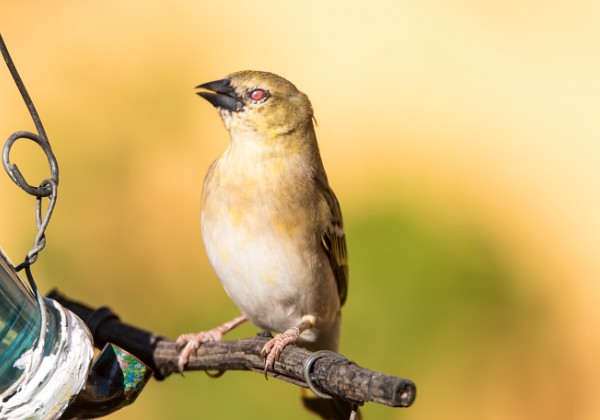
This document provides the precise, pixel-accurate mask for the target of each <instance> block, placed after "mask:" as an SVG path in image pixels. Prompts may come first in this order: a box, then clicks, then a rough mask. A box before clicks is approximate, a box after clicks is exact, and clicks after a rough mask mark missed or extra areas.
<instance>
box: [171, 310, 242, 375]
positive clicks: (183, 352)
mask: <svg viewBox="0 0 600 420" xmlns="http://www.w3.org/2000/svg"><path fill="white" fill-rule="evenodd" d="M246 321H248V317H246V315H242V316H238V317H237V318H235V319H233V320H231V321H229V322H226V323H224V324H223V325H219V326H218V327H216V328H213V329H212V330H208V331H200V332H198V333H189V334H182V335H180V336H179V338H177V341H176V342H175V343H176V345H177V348H178V349H179V361H178V366H179V372H183V368H184V367H185V365H186V364H187V362H188V360H189V359H190V355H191V354H192V353H196V350H198V347H200V345H201V344H202V343H206V342H207V341H221V339H222V338H223V335H224V334H226V333H228V332H229V331H231V330H233V329H234V328H235V327H237V326H238V325H240V324H243V323H244V322H246Z"/></svg>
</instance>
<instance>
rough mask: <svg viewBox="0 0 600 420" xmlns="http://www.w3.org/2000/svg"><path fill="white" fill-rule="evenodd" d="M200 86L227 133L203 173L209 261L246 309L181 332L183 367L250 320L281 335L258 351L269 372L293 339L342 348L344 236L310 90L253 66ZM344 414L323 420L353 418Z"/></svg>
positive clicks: (203, 220)
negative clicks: (223, 146) (197, 329)
mask: <svg viewBox="0 0 600 420" xmlns="http://www.w3.org/2000/svg"><path fill="white" fill-rule="evenodd" d="M196 89H199V91H198V92H196V93H197V94H198V95H200V96H201V97H202V98H204V99H205V100H207V101H208V102H209V103H210V104H212V105H213V106H214V107H215V108H216V109H217V111H218V112H219V114H220V117H221V119H222V121H223V123H224V125H225V128H226V129H227V131H228V132H229V137H230V142H229V145H228V147H227V148H226V150H225V151H224V152H223V153H222V154H221V155H220V156H219V157H218V158H217V159H216V160H215V161H214V162H213V163H212V164H211V166H210V167H209V169H208V172H207V174H206V177H205V179H204V184H203V188H202V199H201V216H200V220H201V232H202V239H203V243H204V247H205V250H206V253H207V256H208V259H209V261H210V263H211V265H212V267H213V269H214V271H215V273H216V275H217V277H218V278H219V279H220V281H221V283H222V285H223V287H224V289H225V291H226V292H227V294H228V295H229V297H230V298H231V300H232V301H233V302H234V303H235V304H236V306H237V307H238V308H239V309H240V311H241V315H240V316H238V317H236V318H235V319H233V320H231V321H229V322H226V323H224V324H223V325H220V326H218V327H216V328H213V329H211V330H208V331H202V332H199V333H190V334H183V335H181V336H180V337H179V338H178V339H177V341H176V343H177V346H178V348H179V349H180V353H179V360H178V365H179V370H180V371H181V372H183V370H184V367H185V365H186V363H187V362H188V360H189V357H190V355H192V354H193V353H194V352H195V351H196V350H197V349H198V348H199V346H200V345H201V344H202V343H203V342H207V341H219V340H221V339H222V338H223V335H224V334H226V333H227V332H229V331H231V330H232V329H234V328H235V327H237V326H239V325H241V324H243V323H244V322H246V321H250V322H251V323H253V324H254V325H256V326H257V327H259V328H260V329H261V330H264V331H268V332H273V333H276V335H275V336H274V337H273V338H271V339H270V340H269V341H268V342H267V343H266V344H265V345H264V347H263V348H262V351H261V357H263V358H264V363H265V365H264V367H265V375H266V374H267V371H268V370H269V369H271V368H272V367H273V366H274V363H275V362H276V361H277V360H278V359H279V357H280V355H281V353H282V351H283V350H284V349H285V348H286V347H287V346H289V345H291V344H297V345H299V346H302V347H305V348H307V349H309V350H311V351H316V350H331V351H337V350H338V346H339V336H340V327H341V307H342V305H344V303H345V301H346V298H347V294H348V257H347V248H346V236H345V233H344V227H343V221H342V213H341V210H340V205H339V202H338V199H337V198H336V196H335V194H334V192H333V190H332V189H331V187H330V186H329V182H328V179H327V175H326V173H325V169H324V166H323V162H322V159H321V155H320V152H319V146H318V143H317V137H316V133H315V117H314V114H313V108H312V105H311V102H310V100H309V98H308V96H307V95H306V94H304V93H303V92H301V91H300V90H298V89H297V88H296V86H295V85H294V84H292V83H291V82H290V81H288V80H286V79H285V78H283V77H281V76H278V75H276V74H274V73H270V72H264V71H253V70H245V71H239V72H236V73H232V74H230V75H228V76H226V77H225V78H223V79H220V80H215V81H212V82H209V83H204V84H201V85H199V86H197V87H196ZM322 401H323V402H324V401H329V400H322ZM332 401H337V402H338V403H339V402H340V400H332ZM342 402H344V401H342ZM305 405H307V404H305ZM308 405H310V404H308ZM317 405H318V404H317ZM338 405H339V404H338ZM342 406H343V407H346V406H348V407H349V405H348V404H346V405H343V404H342ZM342 411H343V414H340V415H331V414H327V415H326V416H325V417H323V418H348V413H350V411H349V410H346V409H345V408H343V409H342Z"/></svg>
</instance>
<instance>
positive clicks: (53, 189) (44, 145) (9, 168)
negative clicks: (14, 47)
mask: <svg viewBox="0 0 600 420" xmlns="http://www.w3.org/2000/svg"><path fill="white" fill-rule="evenodd" d="M0 52H2V56H3V57H4V62H5V63H6V66H7V67H8V70H9V71H10V74H11V76H12V78H13V80H14V81H15V84H16V85H17V88H18V89H19V92H20V93H21V97H22V98H23V101H24V102H25V105H26V106H27V110H28V111H29V114H30V115H31V119H32V120H33V123H34V124H35V127H36V129H37V131H38V134H35V133H30V132H28V131H17V132H15V133H13V134H12V135H11V136H9V137H8V139H7V140H6V143H4V148H3V149H2V165H3V166H4V169H5V170H6V173H7V174H8V176H9V177H10V179H12V180H13V182H14V183H15V184H17V185H18V186H19V187H20V188H21V189H22V190H23V191H25V192H26V193H27V194H30V195H33V196H34V197H36V204H35V210H36V212H35V218H36V224H37V228H38V231H37V234H36V236H35V239H34V241H33V247H32V248H31V250H30V251H29V252H28V253H27V256H26V257H25V261H24V262H23V263H21V264H19V265H18V266H17V267H16V269H17V271H19V270H21V269H23V268H25V271H26V273H27V278H28V280H29V282H30V285H31V288H32V289H33V291H35V290H36V286H35V282H34V280H33V276H32V275H31V270H30V267H31V264H33V263H34V262H35V261H36V260H37V257H38V254H39V253H40V251H41V250H42V249H44V247H45V246H46V236H45V232H46V228H47V227H48V223H49V222H50V217H51V216H52V212H53V211H54V206H55V205H56V198H57V194H58V162H57V161H56V157H55V156H54V153H52V148H51V147H50V142H49V141H48V136H47V135H46V131H45V130H44V126H43V125H42V121H41V119H40V117H39V115H38V113H37V110H36V109H35V105H34V104H33V101H32V100H31V97H30V96H29V93H27V89H26V88H25V84H24V83H23V81H22V80H21V77H20V76H19V73H18V72H17V69H16V67H15V65H14V63H13V61H12V59H11V57H10V54H9V52H8V48H7V47H6V44H5V43H4V40H3V39H2V36H1V35H0ZM19 139H29V140H31V141H33V142H35V143H36V144H37V145H38V146H40V147H41V149H42V151H43V152H44V154H45V155H46V158H47V159H48V164H49V165H50V178H48V179H45V180H43V181H42V182H41V184H40V185H39V186H38V187H34V186H32V185H30V184H29V183H28V182H27V181H26V180H25V177H24V176H23V174H22V173H21V171H20V170H19V168H18V167H17V165H15V164H13V163H11V162H10V150H11V148H12V147H13V145H14V144H15V142H16V141H17V140H19ZM44 197H48V198H49V200H50V202H49V203H48V207H47V209H46V213H45V214H42V213H43V212H42V199H43V198H44Z"/></svg>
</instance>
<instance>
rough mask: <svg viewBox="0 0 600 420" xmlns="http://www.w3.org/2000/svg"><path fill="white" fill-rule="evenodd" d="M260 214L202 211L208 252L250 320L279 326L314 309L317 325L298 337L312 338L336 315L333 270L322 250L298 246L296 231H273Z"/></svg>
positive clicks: (275, 328)
mask: <svg viewBox="0 0 600 420" xmlns="http://www.w3.org/2000/svg"><path fill="white" fill-rule="evenodd" d="M205 204H206V203H205ZM248 210H251V209H248ZM255 210H256V209H255ZM264 216H265V214H262V217H248V216H247V215H245V216H239V215H234V216H232V215H231V214H230V212H222V213H214V212H212V211H209V212H207V211H203V213H202V218H201V220H202V237H203V240H204V245H205V248H206V252H207V254H208V258H209V260H210V262H211V264H212V266H213V268H214V270H215V272H216V273H217V276H218V277H219V279H220V280H221V282H222V283H223V286H224V288H225V290H226V291H227V293H228V294H229V296H230V297H231V299H232V300H233V301H234V303H235V304H236V305H237V306H238V308H240V310H241V311H242V312H243V313H244V314H245V315H247V316H248V318H249V319H250V321H252V322H253V323H254V324H255V325H257V326H258V327H260V328H262V329H266V330H270V331H275V332H282V331H285V330H286V329H288V328H291V327H293V326H296V325H297V324H298V323H299V322H300V321H301V319H302V317H303V316H304V315H313V316H315V317H316V319H317V326H316V328H314V329H311V330H308V331H305V332H304V333H303V334H302V336H301V339H302V340H304V341H309V342H310V341H314V340H315V339H316V338H317V336H318V334H319V330H320V329H321V328H325V329H327V328H329V326H330V325H331V324H333V323H334V322H336V317H337V316H338V312H339V298H338V296H337V289H336V285H335V281H334V280H333V273H332V272H331V269H330V267H329V265H328V262H327V261H326V257H324V254H322V253H321V252H316V251H314V250H313V251H312V252H309V251H307V250H304V251H302V250H301V249H299V247H298V245H297V243H298V240H300V239H299V237H297V236H296V237H294V236H289V235H288V234H286V233H284V232H281V231H278V230H277V229H276V228H274V227H273V226H274V223H273V222H272V221H270V220H268V218H266V220H265V217H264ZM297 234H302V233H297ZM304 234H305V233H304Z"/></svg>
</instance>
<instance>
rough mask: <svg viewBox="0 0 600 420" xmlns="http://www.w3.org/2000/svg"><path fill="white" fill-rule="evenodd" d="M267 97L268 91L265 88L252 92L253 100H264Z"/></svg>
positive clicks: (251, 97)
mask: <svg viewBox="0 0 600 420" xmlns="http://www.w3.org/2000/svg"><path fill="white" fill-rule="evenodd" d="M266 97H267V92H266V91H265V90H264V89H254V90H253V91H252V92H250V99H252V100H253V101H262V100H263V99H265V98H266Z"/></svg>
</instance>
